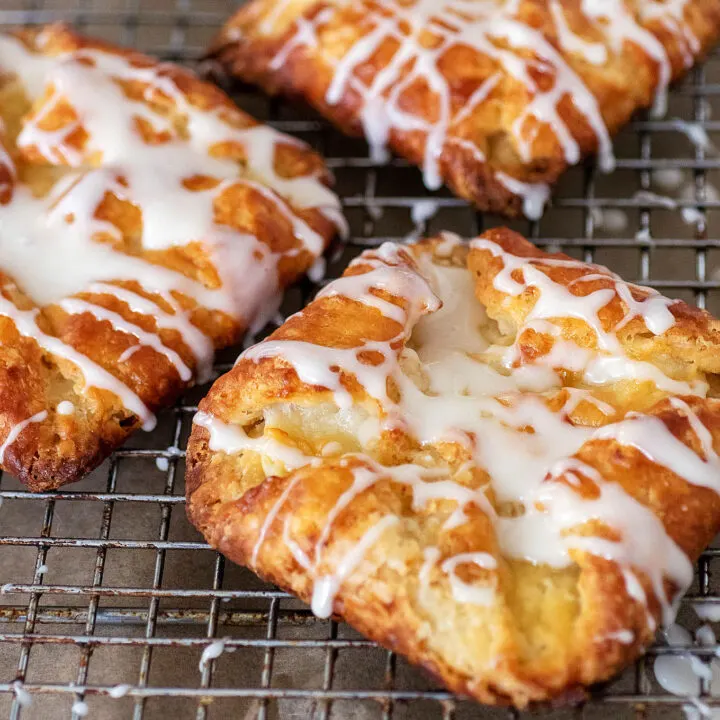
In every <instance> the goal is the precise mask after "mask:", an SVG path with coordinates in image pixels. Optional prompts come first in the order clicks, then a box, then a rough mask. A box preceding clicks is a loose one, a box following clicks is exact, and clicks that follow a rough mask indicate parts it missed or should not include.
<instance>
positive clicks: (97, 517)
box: [0, 0, 720, 720]
mask: <svg viewBox="0 0 720 720" xmlns="http://www.w3.org/2000/svg"><path fill="white" fill-rule="evenodd" d="M1 4H2V7H1V8H0V26H7V27H10V26H18V25H33V24H41V23H47V22H54V21H58V20H61V21H64V22H68V23H71V24H74V25H76V26H77V27H78V28H80V29H81V30H83V31H85V32H88V33H90V34H94V35H98V36H101V37H105V38H107V39H109V40H113V41H116V42H119V43H123V44H126V45H130V46H134V47H137V48H139V49H141V50H143V51H147V52H151V53H153V54H156V55H159V56H162V57H163V58H166V59H170V60H176V61H179V62H184V63H188V64H190V65H194V66H197V67H199V68H200V69H207V68H206V66H203V63H202V62H201V57H202V52H203V49H204V48H206V47H207V44H208V42H209V40H210V38H211V37H212V35H213V34H214V32H215V31H216V30H217V28H218V27H219V26H220V25H221V24H222V22H223V21H224V20H225V19H226V18H227V17H228V16H229V14H230V13H231V12H232V10H233V9H234V7H235V3H234V2H232V0H45V2H42V0H26V1H25V2H24V3H23V0H2V3H1ZM228 89H229V90H230V91H231V92H232V94H233V96H234V97H235V98H236V99H237V101H238V103H239V104H240V105H241V106H242V107H244V108H245V109H247V110H249V111H250V112H252V113H253V114H255V115H256V116H257V117H259V118H261V119H264V120H267V121H269V122H270V123H272V124H273V125H274V126H275V127H277V128H279V129H281V130H284V131H287V132H290V133H293V134H295V135H297V136H299V137H301V138H303V139H305V140H307V141H308V142H310V143H311V144H312V145H314V146H315V147H316V148H317V149H318V150H320V151H321V152H322V153H324V154H325V156H326V157H327V158H328V163H329V165H330V166H331V168H332V169H333V170H334V172H335V174H336V179H337V188H338V190H339V192H340V193H341V195H342V196H343V202H344V207H345V210H346V213H347V216H348V219H349V221H350V226H351V238H350V239H349V241H348V242H347V243H346V244H344V245H337V246H336V247H334V248H333V249H331V251H330V253H329V255H328V258H327V259H328V272H327V277H328V278H332V277H335V276H337V275H338V274H339V273H340V272H341V271H342V269H343V267H344V266H345V265H346V264H347V261H348V260H349V259H350V258H352V257H353V256H354V255H356V254H357V253H358V252H360V251H361V250H362V249H363V248H365V247H369V246H373V245H376V244H379V243H381V242H383V241H385V240H403V239H406V238H408V237H416V236H419V235H421V234H430V233H432V232H435V231H439V230H441V229H449V230H453V231H455V232H458V233H460V234H463V235H467V236H472V235H474V234H476V233H477V232H479V231H482V230H483V229H484V228H486V227H490V226H493V225H496V224H499V223H500V222H501V221H500V219H499V218H497V217H493V216H481V215H480V214H477V213H475V212H473V211H472V209H471V208H469V207H468V205H467V204H466V203H465V202H463V201H461V200H458V199H456V198H454V197H452V196H451V195H449V194H447V193H444V192H440V193H437V194H434V195H429V194H428V193H427V191H425V190H424V188H423V187H422V183H421V180H420V177H419V175H420V174H419V173H418V172H417V171H416V170H415V169H413V168H410V167H408V165H407V164H406V163H404V162H402V161H400V160H393V161H391V162H390V163H389V164H387V165H376V164H374V163H373V162H371V161H370V160H368V159H367V151H366V147H365V145H364V144H363V143H362V142H360V141H354V140H349V139H346V138H343V137H341V136H340V135H339V134H338V133H337V132H335V131H334V130H333V129H332V128H330V127H329V126H328V125H327V124H326V123H324V122H323V121H321V120H320V119H318V118H317V117H316V116H315V115H313V114H312V113H310V112H309V111H307V110H304V109H302V108H298V107H294V106H289V105H287V104H285V103H283V102H281V101H277V100H269V99H267V98H265V97H263V96H262V95H260V94H258V93H256V92H254V91H253V90H252V89H250V88H242V87H238V86H237V85H232V86H229V87H228ZM718 108H720V55H717V56H713V57H711V58H709V59H708V61H707V62H706V63H705V65H703V66H700V67H698V68H696V69H695V70H694V71H693V72H692V73H691V74H690V76H689V77H688V79H687V80H686V81H685V82H684V83H683V84H682V85H681V86H680V87H678V88H676V89H674V90H673V92H672V94H671V98H670V110H669V113H668V116H667V118H666V119H662V120H650V119H647V118H646V117H641V118H638V119H637V120H636V121H635V122H634V123H633V124H632V126H631V127H630V128H628V129H627V130H626V131H625V132H624V133H623V134H622V135H621V136H620V137H619V138H618V141H617V143H616V150H617V155H618V163H617V170H616V171H615V172H614V173H613V174H612V175H610V176H602V175H599V174H598V173H596V170H595V168H594V165H593V164H592V163H591V162H588V163H586V164H585V165H584V166H582V167H580V168H577V169H575V170H573V171H571V172H570V173H569V174H568V175H567V176H566V177H565V178H564V179H563V181H562V182H561V184H560V187H559V188H558V191H557V194H556V197H555V201H554V203H553V206H552V207H551V208H550V209H548V210H547V212H546V214H545V216H544V217H543V218H542V220H541V221H539V222H535V223H528V222H526V221H522V222H516V223H513V226H514V227H516V228H517V229H519V230H521V231H522V232H525V233H526V234H527V235H528V236H529V237H531V238H533V239H534V240H535V242H537V243H538V244H539V245H542V246H545V247H552V248H561V249H563V250H564V251H566V252H568V253H570V254H572V255H575V256H577V257H582V258H584V259H587V260H593V261H597V262H602V263H603V264H607V265H609V266H611V267H612V268H613V269H614V270H616V271H618V272H620V273H622V274H623V275H624V276H626V277H628V278H629V279H635V280H637V281H639V282H643V283H646V284H649V285H652V286H654V287H657V288H659V289H661V290H662V291H663V292H665V293H667V294H670V295H674V296H678V297H683V298H684V299H687V300H690V301H694V302H696V303H697V304H698V305H700V306H701V307H708V308H710V309H711V310H714V311H715V312H717V311H718V310H719V309H720V270H719V272H717V273H716V272H713V269H714V268H716V267H717V268H719V269H720V262H719V261H720V221H719V220H718V218H720V213H718V214H717V217H716V212H717V210H719V209H720V193H719V192H718V191H717V190H716V189H715V187H716V186H715V185H714V184H713V183H718V187H720V156H718V154H717V153H716V152H715V151H714V149H713V148H712V147H711V146H704V145H703V144H702V143H696V144H693V143H692V142H690V141H689V139H688V137H687V126H686V125H683V121H690V122H692V123H697V124H698V125H699V126H701V127H703V128H704V129H705V130H706V132H707V133H708V134H709V136H710V138H712V136H713V133H715V132H720V120H718V121H713V120H712V119H711V118H712V112H713V110H717V109H718ZM718 117H720V115H719V116H718ZM678 119H680V122H679V121H678ZM668 198H670V199H668ZM420 200H422V201H428V202H430V203H432V204H431V205H430V206H427V205H426V206H425V207H431V208H432V210H433V211H434V213H433V215H432V217H431V218H430V219H429V220H423V221H421V222H419V223H416V222H414V221H413V220H412V208H413V207H414V206H415V205H416V204H417V203H418V201H420ZM317 289H318V286H317V284H313V283H312V282H310V281H309V280H305V281H304V282H302V283H301V284H300V285H298V286H297V287H295V288H293V289H291V290H290V291H289V292H288V294H287V298H286V302H285V304H284V306H283V312H284V314H285V315H287V314H289V313H290V312H293V311H295V310H297V309H298V308H299V307H301V306H302V305H303V304H304V303H306V302H307V301H308V299H309V298H311V297H312V295H313V294H314V293H315V292H316V291H317ZM232 356H233V354H232V353H230V354H229V355H227V356H225V357H223V358H221V360H222V361H223V362H222V363H220V364H219V365H218V366H217V368H216V369H217V372H218V373H220V372H223V371H224V370H226V369H227V368H228V367H229V362H230V361H231V360H232ZM205 390H206V388H197V389H195V390H193V391H192V392H191V393H188V395H187V397H185V398H183V399H182V401H181V402H180V403H178V404H177V405H176V407H174V408H172V409H171V410H169V411H168V412H166V413H164V414H163V415H162V416H161V421H160V423H159V425H158V428H157V429H156V430H155V431H153V432H152V433H151V434H148V435H138V436H136V437H135V438H133V440H132V441H131V442H130V443H129V444H128V446H127V447H126V448H124V449H122V450H120V451H118V452H116V453H115V454H114V455H113V456H112V458H111V459H110V460H109V461H108V462H106V463H105V464H104V465H103V466H102V467H101V468H99V469H98V470H97V471H95V472H94V473H92V474H91V475H90V476H89V477H88V478H86V479H85V480H83V481H82V482H81V483H78V484H76V485H74V486H70V487H68V488H66V489H65V488H64V489H62V490H59V491H55V492H46V493H40V494H35V495H32V494H30V493H28V492H26V491H25V489H24V488H23V487H22V486H20V485H19V484H18V483H17V482H16V481H15V480H14V479H13V478H9V477H4V478H2V479H1V480H0V499H1V500H2V501H3V505H2V507H1V508H0V585H1V587H0V591H1V592H0V716H1V717H9V718H11V719H12V720H17V719H18V718H21V717H22V718H23V719H27V718H31V719H32V718H38V719H40V718H42V719H45V718H48V719H50V720H54V719H55V718H61V717H63V718H65V717H72V718H73V720H79V719H80V718H82V717H83V716H84V715H85V714H88V716H89V717H91V718H107V719H108V720H115V719H116V718H133V719H134V720H141V719H142V718H145V719H146V720H149V719H152V718H167V717H171V716H174V717H176V718H177V719H178V720H180V719H184V718H197V719H198V720H203V719H205V718H233V719H235V718H237V719H238V720H250V719H251V718H252V719H255V718H257V719H258V720H279V719H283V720H285V719H288V720H289V719H290V718H293V719H295V718H298V719H299V718H316V719H317V720H329V719H330V718H348V719H352V720H366V719H368V720H369V719H370V718H382V719H383V720H388V719H389V718H394V719H396V720H397V719H403V718H408V719H412V720H416V719H417V720H424V719H425V718H442V719H443V720H461V719H462V718H508V717H520V716H521V715H522V714H520V713H516V712H514V711H508V710H504V709H492V708H481V707H479V706H477V705H475V704H473V703H471V702H469V701H464V700H461V699H458V698H455V697H453V696H452V695H451V694H450V693H447V692H445V691H443V690H441V689H438V688H437V686H436V685H434V684H433V683H432V682H431V681H429V680H427V679H426V678H424V677H423V676H421V674H420V673H419V672H417V671H416V670H413V669H412V668H410V667H409V666H408V665H407V664H406V663H405V662H404V661H403V660H402V658H397V657H396V656H395V655H394V654H393V653H391V652H387V651H385V650H382V649H381V648H378V647H377V646H376V645H374V644H373V643H371V642H369V641H367V640H365V639H363V638H361V637H360V636H359V635H357V634H356V633H354V632H353V631H352V630H351V629H349V628H348V627H347V626H344V625H342V624H338V623H335V622H333V621H323V620H319V619H316V618H314V617H313V616H312V614H311V613H310V612H309V610H308V609H307V608H306V607H305V606H304V605H302V604H301V603H299V602H298V601H297V600H294V599H293V598H292V597H291V596H289V595H287V594H286V593H283V592H280V591H278V590H277V589H275V588H273V587H271V586H267V585H265V584H263V583H262V582H260V581H259V580H258V579H257V578H255V577H254V576H253V575H252V574H251V573H249V572H248V571H245V570H243V569H240V568H237V567H235V566H233V565H231V564H230V563H226V562H225V561H224V559H223V558H222V557H221V556H219V555H217V554H216V553H214V552H213V551H211V550H210V549H209V548H208V547H207V545H206V544H205V543H204V542H203V541H202V538H201V537H200V536H199V535H198V534H197V533H196V532H195V531H194V530H193V529H192V528H191V527H190V525H189V524H188V522H187V520H186V519H185V514H184V507H183V504H184V496H183V491H184V488H183V471H184V452H183V448H184V445H185V441H186V438H187V434H188V431H189V426H190V423H191V419H192V415H193V413H194V411H195V408H196V402H197V400H198V399H199V398H200V397H202V395H203V393H204V391H205ZM718 557H720V550H716V549H712V548H711V549H708V550H707V551H706V552H705V553H704V554H703V556H702V557H701V559H700V561H699V563H698V566H697V575H696V579H695V582H694V584H693V587H692V588H691V590H690V592H689V594H688V596H687V598H686V599H685V600H684V602H683V606H682V609H681V613H680V618H681V621H682V622H683V624H685V625H686V626H687V627H691V628H694V627H697V626H698V625H699V624H700V623H701V621H700V620H699V619H698V617H697V616H696V614H695V613H694V612H693V607H698V606H699V605H700V604H702V605H703V606H704V607H705V608H706V609H707V608H713V607H714V608H715V612H716V613H717V614H718V616H719V617H720V585H719V584H718V583H717V581H715V580H714V576H713V573H712V570H713V568H714V564H715V563H716V562H718ZM218 638H219V639H221V644H213V643H215V640H216V639H218ZM208 647H211V648H212V649H213V650H218V651H219V650H222V652H221V653H220V654H219V655H218V656H217V657H211V658H207V655H208V653H205V658H206V659H207V662H203V661H201V658H202V657H203V651H204V650H206V649H207V648H208ZM716 649H717V648H715V647H694V648H692V649H690V648H682V647H680V648H678V647H669V646H668V645H667V644H663V643H662V642H659V644H657V645H656V646H654V647H653V648H651V649H650V651H649V653H648V655H647V657H646V658H645V659H643V660H641V661H640V662H639V663H638V664H637V665H636V666H635V667H634V668H632V669H630V670H629V671H627V672H626V673H625V674H623V675H622V676H621V677H620V678H618V679H617V680H615V681H614V682H612V683H610V684H608V685H607V686H605V687H602V688H598V689H597V690H596V691H595V692H594V693H593V694H592V696H591V697H590V698H589V699H588V701H587V702H586V703H584V704H583V705H582V706H579V707H577V708H572V709H562V710H555V711H553V710H551V709H550V710H545V711H543V714H544V715H545V716H546V717H552V718H588V719H592V718H600V717H613V718H615V717H617V718H676V717H677V718H680V717H683V706H686V705H687V700H686V699H683V698H680V697H675V696H673V695H670V694H668V693H666V692H665V691H663V690H662V689H661V688H660V687H659V685H657V683H656V682H655V680H654V678H653V674H652V669H651V665H652V662H653V659H654V657H656V656H658V655H660V654H667V653H670V654H682V653H690V652H691V653H693V654H695V655H696V656H697V657H699V658H700V659H701V660H704V661H706V662H710V660H711V658H713V657H714V654H715V651H716ZM216 654H217V653H213V652H211V653H210V655H216ZM718 690H720V688H715V691H716V692H717V691H718ZM700 691H701V698H702V702H703V703H705V705H707V706H710V707H714V706H715V705H718V707H720V698H718V699H714V698H713V697H712V695H711V688H710V687H709V686H708V684H707V682H706V681H703V683H702V686H701V687H700ZM28 693H29V698H30V699H31V701H32V702H31V703H30V704H28V701H27V698H28V695H27V694H28ZM716 712H720V711H716Z"/></svg>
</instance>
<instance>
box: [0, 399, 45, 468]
mask: <svg viewBox="0 0 720 720" xmlns="http://www.w3.org/2000/svg"><path fill="white" fill-rule="evenodd" d="M47 415H48V414H47V411H46V410H41V411H40V412H38V413H35V414H34V415H32V416H31V417H29V418H27V419H26V420H21V421H20V422H19V423H17V424H16V425H13V426H12V428H10V432H9V433H8V434H7V436H6V437H5V440H4V441H3V443H2V445H0V463H2V462H3V461H4V460H5V451H6V450H7V449H8V448H9V447H10V446H11V445H12V444H13V443H14V442H15V441H16V440H17V439H18V437H19V436H20V433H21V432H22V431H23V430H24V429H25V428H26V427H27V426H28V425H31V424H32V423H37V422H42V421H43V420H45V418H46V417H47Z"/></svg>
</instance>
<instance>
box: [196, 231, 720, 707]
mask: <svg viewBox="0 0 720 720" xmlns="http://www.w3.org/2000/svg"><path fill="white" fill-rule="evenodd" d="M719 350H720V323H719V322H718V321H717V320H715V319H714V318H713V317H711V316H710V315H709V314H708V313H707V312H705V311H703V310H699V309H697V308H693V307H690V306H688V305H687V304H685V303H684V302H681V301H675V300H669V299H668V298H665V297H663V296H662V295H660V294H658V293H657V292H655V291H654V290H651V289H648V288H644V287H640V286H637V285H633V284H630V283H627V282H625V281H623V280H622V279H621V278H620V277H618V276H617V275H615V274H613V273H612V272H610V271H609V270H607V269H606V268H604V267H601V266H598V265H588V264H585V263H583V262H580V261H578V260H574V259H571V258H570V257H568V256H566V255H563V254H553V255H549V254H547V253H545V252H543V251H542V250H539V249H537V248H536V247H534V246H533V245H532V244H530V243H529V242H528V241H526V240H525V239H524V238H522V237H521V236H519V235H517V234H515V233H513V232H511V231H509V230H506V229H496V230H492V231H489V232H487V233H485V234H484V235H482V236H480V237H479V238H477V239H475V240H472V241H471V242H469V243H462V242H459V241H458V240H457V239H456V238H453V237H449V236H446V237H442V238H437V239H434V240H430V241H424V242H422V243H420V244H416V245H408V246H398V245H393V244H389V243H388V244H385V245H383V246H381V247H380V248H378V249H377V250H371V251H367V252H365V253H363V254H362V255H361V256H360V257H359V258H357V259H356V260H355V261H353V262H352V263H351V265H350V267H349V268H348V270H347V271H346V272H345V274H344V276H343V277H342V278H340V279H339V280H336V281H334V282H332V283H330V284H329V285H328V286H327V287H326V288H325V289H324V290H323V291H322V292H321V293H320V294H319V295H318V297H317V298H316V299H315V300H314V301H313V302H312V303H311V304H310V305H309V306H308V307H307V308H305V309H304V310H303V311H302V312H300V313H298V314H296V315H294V316H293V317H291V318H290V319H288V320H287V322H286V323H285V324H284V325H283V326H282V327H280V328H279V329H278V330H276V331H275V332H274V333H273V334H272V335H271V336H270V337H269V338H268V339H267V340H265V341H263V342H261V343H259V344H258V345H255V346H254V347H252V348H250V349H248V350H247V351H246V352H244V353H243V355H241V357H240V359H239V361H238V363H237V365H236V366H235V367H234V369H233V370H231V371H230V372H229V373H227V374H226V375H224V376H222V377H221V378H220V379H219V380H217V381H216V383H215V384H214V386H213V387H212V389H211V390H210V393H209V394H208V396H207V397H206V398H205V399H204V400H203V401H202V402H201V404H200V410H199V412H198V414H197V416H196V418H195V421H194V427H193V431H192V435H191V438H190V443H189V447H188V454H187V501H188V512H189V516H190V518H191V520H192V522H193V523H194V524H195V525H196V526H197V527H198V528H199V529H200V530H201V531H202V533H203V534H204V535H205V537H206V538H207V540H208V542H209V543H210V544H211V545H212V546H213V547H215V548H217V549H218V550H220V551H221V552H222V553H224V554H225V555H227V556H228V557H229V558H230V559H232V560H234V561H236V562H238V563H241V564H243V565H246V566H248V567H249V568H251V569H252V570H254V571H255V572H257V573H258V574H259V575H261V576H262V577H263V578H265V579H266V580H268V581H270V582H272V583H274V584H276V585H278V586H280V587H282V588H285V589H287V590H288V591H291V592H293V593H295V594H296V595H298V596H299V597H300V598H302V599H303V600H305V601H306V602H308V603H311V605H312V608H313V610H314V612H315V613H316V614H317V615H319V616H320V617H328V616H330V615H331V614H332V615H336V616H340V617H342V618H343V619H345V620H346V621H347V622H348V623H350V624H351V625H353V626H354V627H356V628H357V629H358V630H360V631H361V632H363V633H365V634H366V635H368V636H369V637H371V638H372V639H374V640H376V641H377V642H379V643H381V644H382V645H385V646H386V647H388V648H391V649H393V650H395V651H397V652H399V653H402V654H404V655H406V656H407V657H408V658H409V659H410V660H411V661H412V662H414V663H417V664H419V665H421V666H422V667H424V668H425V669H426V670H428V671H429V672H431V673H432V674H433V675H435V676H436V677H438V678H439V679H440V680H442V682H444V683H445V685H447V686H448V687H449V688H450V689H451V690H453V691H456V692H459V693H463V694H468V695H471V696H473V697H474V698H476V699H478V700H480V701H483V702H487V703H511V704H514V705H516V706H518V707H523V706H526V705H527V704H528V703H531V702H536V701H547V700H550V699H553V700H557V699H560V700H562V699H565V700H570V699H573V698H574V699H577V698H578V697H581V696H582V693H583V688H585V687H586V686H588V685H590V684H592V683H595V682H598V681H601V680H605V679H607V678H608V677H610V676H612V675H613V674H614V673H616V672H617V671H618V670H620V669H621V668H623V667H624V666H626V665H627V664H628V663H630V662H631V661H632V660H634V659H635V658H636V657H637V656H638V655H639V654H640V653H641V652H642V650H643V649H644V648H645V647H646V645H647V644H648V643H649V642H650V641H651V640H652V638H653V635H654V631H655V630H656V628H657V627H658V626H659V625H660V623H667V622H671V621H672V618H673V616H674V614H675V612H676V610H677V607H678V601H679V598H680V596H681V595H682V593H683V592H684V591H685V590H686V589H687V588H688V586H689V584H690V582H691V580H692V577H693V562H694V561H695V560H696V559H697V557H698V555H699V554H700V552H701V551H702V550H703V549H704V548H705V546H706V545H707V543H709V542H710V540H711V539H712V538H713V536H714V535H715V534H716V533H717V532H718V530H719V529H720V496H719V495H718V493H719V492H720V458H718V454H717V452H718V450H719V449H720V400H717V399H715V396H716V395H717V392H718V380H717V377H718V376H717V374H718V372H720V352H719Z"/></svg>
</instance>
